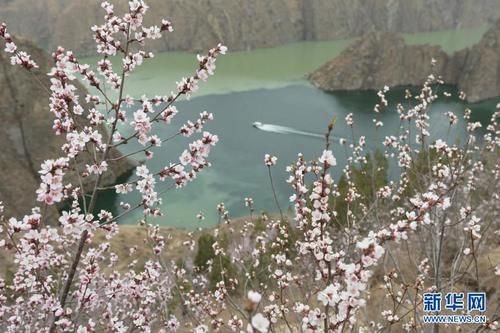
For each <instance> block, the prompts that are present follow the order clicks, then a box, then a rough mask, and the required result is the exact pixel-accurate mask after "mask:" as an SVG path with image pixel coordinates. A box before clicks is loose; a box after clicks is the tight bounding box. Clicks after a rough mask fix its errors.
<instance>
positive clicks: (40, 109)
mask: <svg viewBox="0 0 500 333" xmlns="http://www.w3.org/2000/svg"><path fill="white" fill-rule="evenodd" d="M17 44H18V46H19V49H20V50H26V51H27V52H29V53H30V54H31V55H32V57H33V59H35V60H36V62H37V63H38V65H39V66H40V68H39V69H38V70H36V71H34V73H35V74H34V75H33V74H32V73H28V72H26V71H25V70H23V69H21V68H19V67H17V66H16V67H14V66H11V65H10V58H9V56H7V55H6V54H5V53H4V52H0V109H1V110H0V170H2V172H0V201H3V202H4V204H5V206H6V210H7V214H8V215H15V216H20V215H22V214H24V213H26V212H29V209H30V208H31V207H33V206H34V205H36V202H35V198H36V195H35V190H36V189H37V188H38V185H39V176H38V170H39V168H40V164H41V163H42V162H43V161H44V160H45V159H48V158H57V157H60V156H62V152H61V149H60V148H61V146H62V144H63V140H64V138H62V137H60V136H55V135H54V134H53V132H52V121H53V117H52V116H51V113H50V112H49V110H48V91H47V89H46V87H48V86H49V78H48V76H47V75H46V73H47V72H48V71H49V69H50V67H51V59H50V57H49V56H48V55H47V54H46V53H45V51H43V50H42V49H39V48H38V47H36V46H34V45H33V44H32V43H30V42H26V41H18V42H17ZM77 87H78V89H79V91H80V92H79V95H81V96H82V95H84V94H85V89H84V88H83V86H81V85H78V86H77ZM112 155H114V156H115V157H117V156H119V152H118V151H116V150H115V151H112ZM131 166H132V165H131V164H130V162H128V161H127V160H122V162H119V163H115V164H114V165H112V167H111V172H108V173H107V175H106V176H105V179H104V181H105V182H106V183H107V184H110V183H112V182H114V181H115V180H116V177H118V176H119V175H121V174H123V173H124V172H126V171H127V170H129V169H130V168H131ZM65 179H67V180H69V181H72V182H73V184H77V181H76V178H75V175H74V174H71V173H70V174H69V175H68V177H67V178H65ZM84 185H85V184H84ZM49 213H50V215H52V216H55V214H57V211H56V210H55V209H52V210H51V211H50V212H49Z"/></svg>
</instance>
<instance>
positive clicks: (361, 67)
mask: <svg viewBox="0 0 500 333" xmlns="http://www.w3.org/2000/svg"><path fill="white" fill-rule="evenodd" d="M433 58H434V59H436V60H437V68H435V69H434V70H435V71H436V72H437V73H443V72H444V71H445V69H446V67H447V63H448V56H447V55H446V53H445V52H444V51H443V50H442V49H441V48H440V47H439V46H427V45H406V44H405V42H404V40H403V38H402V37H401V36H399V35H398V34H395V33H391V32H383V33H375V32H374V33H370V34H368V35H366V36H365V37H363V38H361V39H359V40H357V41H356V42H355V43H354V44H352V45H351V46H350V47H349V48H347V49H346V50H344V51H343V52H342V53H341V54H340V55H339V56H338V57H336V58H334V59H333V60H332V61H330V62H328V63H326V64H325V65H323V66H322V67H320V68H319V69H317V70H316V71H314V72H313V73H312V74H311V75H310V76H309V79H310V80H311V82H312V83H313V84H314V85H316V86H317V87H319V88H321V89H323V90H327V91H335V90H364V89H380V88H382V87H384V86H385V85H387V86H399V85H420V84H422V83H423V82H424V81H425V79H426V78H427V76H428V74H430V73H431V70H432V68H431V61H432V59H433Z"/></svg>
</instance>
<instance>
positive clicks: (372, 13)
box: [0, 0, 500, 54]
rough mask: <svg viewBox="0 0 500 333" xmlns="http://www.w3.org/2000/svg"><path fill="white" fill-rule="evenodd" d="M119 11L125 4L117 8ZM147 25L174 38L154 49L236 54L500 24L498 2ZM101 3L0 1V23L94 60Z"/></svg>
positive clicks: (244, 4) (251, 11)
mask: <svg viewBox="0 0 500 333" xmlns="http://www.w3.org/2000/svg"><path fill="white" fill-rule="evenodd" d="M113 2H114V3H115V4H116V6H115V7H116V12H117V13H119V12H122V11H123V10H124V7H125V6H126V4H127V1H124V0H119V1H118V0H117V1H113ZM147 2H148V4H149V5H150V7H151V10H150V12H149V15H148V18H147V23H148V24H158V23H159V22H160V19H161V18H163V17H167V18H169V19H171V20H172V22H173V24H174V29H175V30H176V33H174V34H169V35H168V36H167V37H165V38H163V39H161V40H159V41H156V42H155V43H154V44H153V46H152V48H153V49H154V50H157V51H164V50H188V51H192V50H200V49H206V48H208V47H211V46H213V45H215V44H217V43H218V42H224V43H226V44H227V45H228V46H229V47H230V49H231V50H246V49H253V48H259V47H268V46H275V45H279V44H284V43H288V42H293V41H301V40H330V39H338V38H348V37H357V36H362V35H364V34H366V33H368V32H371V31H390V32H420V31H434V30H443V29H455V28H466V27H477V26H483V25H485V24H488V23H492V22H493V21H494V20H495V19H496V18H497V17H500V1H498V0H475V1H470V0H412V1H409V0H349V1H346V0H272V1H269V0H189V1H187V0H149V1H147ZM99 3H100V1H97V0H88V1H81V0H36V1H35V0H0V21H5V22H6V23H7V24H8V25H9V29H10V30H11V31H12V32H13V33H17V34H21V35H23V36H24V37H26V38H28V39H31V40H34V41H35V42H36V44H37V45H39V46H42V47H43V48H45V49H47V50H50V51H52V50H54V49H55V47H56V46H58V45H63V46H65V47H67V48H69V49H72V50H74V51H75V52H77V53H78V54H92V53H93V52H94V44H93V43H92V38H91V32H90V29H89V28H90V26H91V25H92V24H95V23H97V22H100V21H101V19H102V16H103V11H102V10H101V8H100V6H99Z"/></svg>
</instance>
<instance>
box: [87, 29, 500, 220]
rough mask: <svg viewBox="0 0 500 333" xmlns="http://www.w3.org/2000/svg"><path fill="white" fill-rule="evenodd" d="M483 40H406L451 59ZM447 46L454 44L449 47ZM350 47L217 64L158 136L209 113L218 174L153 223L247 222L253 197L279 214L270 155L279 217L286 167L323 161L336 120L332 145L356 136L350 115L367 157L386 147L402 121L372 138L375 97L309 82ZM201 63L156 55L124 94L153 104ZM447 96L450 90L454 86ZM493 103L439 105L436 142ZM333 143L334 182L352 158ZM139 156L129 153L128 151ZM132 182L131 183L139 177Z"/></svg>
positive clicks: (395, 94)
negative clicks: (271, 160) (271, 165)
mask: <svg viewBox="0 0 500 333" xmlns="http://www.w3.org/2000/svg"><path fill="white" fill-rule="evenodd" d="M483 31H484V29H483V30H480V29H475V30H466V31H462V32H461V33H462V34H460V32H456V31H452V32H450V31H446V32H438V33H431V34H416V35H406V36H405V38H406V39H407V40H408V41H409V42H411V43H425V42H427V43H438V44H442V45H445V49H446V50H447V51H448V52H451V51H453V50H454V49H456V48H461V47H463V46H470V45H472V44H474V43H475V42H476V41H477V40H479V38H480V36H481V34H482V32H483ZM450 40H455V42H453V43H451V44H450ZM349 42H350V41H348V40H342V41H334V42H314V43H310V42H307V43H296V44H291V45H287V46H282V47H277V48H272V49H264V50H255V51H249V52H237V53H233V54H229V55H227V56H225V57H221V58H220V60H219V62H218V68H217V73H216V76H215V77H213V78H211V79H210V80H209V82H208V83H206V84H204V85H202V87H201V88H200V89H201V90H200V94H197V96H199V97H196V98H192V99H191V100H189V101H181V102H179V103H177V107H178V109H179V110H180V113H179V115H178V116H177V118H176V119H175V121H174V123H173V124H172V125H171V126H165V127H161V128H159V129H158V130H159V132H160V133H161V137H168V136H169V135H171V134H173V133H175V131H176V129H178V127H179V126H180V125H181V124H182V123H184V122H185V121H186V120H188V119H196V117H197V115H198V114H199V113H200V112H202V111H203V110H207V111H209V112H212V113H213V114H214V116H215V119H214V121H213V122H210V123H209V124H207V126H206V128H205V129H206V130H208V131H210V132H212V133H215V134H217V135H218V136H219V138H220V142H219V144H218V145H217V146H216V147H215V148H214V149H213V152H212V154H211V156H210V161H211V163H212V167H211V168H210V169H208V170H207V171H205V172H203V173H201V174H200V175H199V177H198V179H197V180H196V181H194V182H192V183H190V184H188V185H187V187H186V188H184V189H181V190H169V191H167V192H165V193H164V194H163V201H164V204H163V205H164V207H163V208H164V209H163V211H164V213H165V216H163V217H161V218H156V219H154V221H152V222H154V223H159V224H161V225H165V226H174V227H187V228H193V227H198V226H210V225H213V224H216V223H217V222H218V218H217V214H216V205H217V204H218V203H219V202H221V201H223V202H224V203H225V205H226V208H227V209H228V210H229V212H230V215H231V216H233V217H238V216H243V215H247V214H248V210H247V208H245V206H244V198H245V197H247V196H251V197H253V199H254V202H255V207H256V210H257V211H276V210H277V208H276V206H275V204H274V201H273V197H272V192H271V188H270V184H269V180H268V176H267V169H266V167H265V166H264V165H263V158H264V154H266V153H271V154H274V155H276V156H278V165H277V167H276V168H275V169H274V171H273V172H274V178H275V179H274V180H275V185H276V187H277V193H278V197H279V201H280V204H281V205H282V208H284V209H287V208H289V204H288V197H289V196H290V194H291V191H290V188H289V187H288V185H287V184H286V182H285V179H286V176H287V175H286V173H285V172H284V170H285V167H286V166H287V165H288V164H290V163H292V162H293V160H294V159H295V158H296V156H297V153H299V152H302V153H304V155H305V156H306V158H308V159H311V158H314V157H316V156H317V155H318V154H320V153H321V151H322V150H323V142H322V141H321V140H320V139H319V138H318V137H317V136H318V135H321V134H322V133H324V131H325V129H326V126H327V124H328V122H329V121H330V120H331V119H332V117H337V119H338V126H337V128H336V129H335V131H334V135H335V137H336V138H337V139H338V137H347V138H351V132H350V130H349V129H348V128H347V127H346V126H345V123H344V120H343V119H344V118H345V116H346V115H347V114H348V113H350V112H352V113H354V118H355V121H356V128H355V133H354V134H355V137H358V136H359V135H365V136H366V137H367V141H368V142H369V143H370V145H369V147H368V149H371V147H373V146H371V143H373V142H376V141H381V140H382V139H383V137H384V136H385V135H391V134H394V133H397V130H398V127H399V118H398V116H397V114H396V113H395V111H394V110H392V111H391V110H388V111H387V112H385V113H383V114H382V120H383V122H384V124H385V126H384V127H383V129H382V130H380V129H379V130H378V131H376V130H375V128H374V126H373V122H372V119H373V117H374V113H373V112H372V111H371V110H372V109H373V105H374V104H375V103H377V102H378V98H377V96H376V94H375V92H369V91H368V92H367V91H359V92H342V93H335V94H331V93H325V92H322V91H320V90H318V89H316V88H314V87H312V86H311V85H309V83H308V82H307V81H305V80H304V79H303V77H304V75H305V74H306V73H307V72H310V71H312V70H314V69H315V68H317V67H318V66H320V65H321V64H322V63H324V62H325V61H327V60H329V59H330V58H332V57H333V56H335V55H336V54H338V53H339V52H341V51H342V49H344V48H345V47H346V46H347V45H348V44H349ZM457 45H458V46H457ZM90 60H92V59H90ZM195 64H196V60H195V58H194V57H193V55H191V54H186V53H163V54H159V55H157V57H156V58H155V59H154V60H153V61H151V62H150V63H148V64H146V65H145V66H144V67H143V68H142V69H141V70H140V71H138V72H137V74H136V75H135V76H132V78H131V80H130V81H129V83H128V85H127V86H126V90H127V93H129V94H132V95H136V96H137V95H141V94H142V93H144V92H146V93H147V94H148V95H155V94H165V93H166V92H168V91H169V89H172V88H173V87H174V84H175V80H177V79H178V78H179V77H181V76H185V75H188V74H189V72H190V71H191V70H192V68H194V66H195ZM166 89H168V90H166ZM443 89H444V88H443ZM446 89H451V90H453V88H451V87H447V88H446ZM402 93H403V92H402V89H396V90H394V91H392V92H391V93H390V94H389V98H390V100H394V101H396V100H397V101H399V100H402ZM495 103H496V101H488V102H485V103H481V104H474V105H467V104H466V103H463V102H461V101H459V100H458V99H457V98H447V99H443V100H442V101H441V102H439V103H436V104H435V105H434V106H433V108H432V111H431V123H432V124H433V126H434V127H433V131H434V132H433V135H435V134H437V132H442V131H443V130H445V129H447V127H448V126H447V119H446V117H445V116H444V112H445V111H450V110H451V111H455V112H456V113H457V114H462V113H463V110H464V108H465V107H470V108H471V109H472V110H473V111H474V113H473V117H475V119H477V120H480V121H483V122H486V121H487V120H488V119H489V117H490V115H491V113H492V110H494V105H495ZM256 121H258V122H261V123H264V124H267V125H266V126H267V127H265V129H268V130H270V131H262V130H259V129H256V128H254V127H253V126H252V124H253V123H254V122H256ZM273 126H274V127H273ZM276 126H281V127H276ZM464 127H465V124H464V123H460V124H459V126H457V128H456V129H455V130H454V131H452V132H451V133H450V141H451V140H453V141H455V140H457V139H458V140H460V138H462V137H463V136H464V131H465V128H464ZM304 133H309V134H306V135H304ZM337 139H335V141H334V142H335V143H334V144H333V150H334V153H335V155H336V156H337V159H338V162H339V167H338V168H337V169H336V171H334V175H335V176H339V174H340V170H341V169H342V166H343V164H344V163H345V158H346V153H345V150H344V147H341V146H340V145H339V144H338V140H337ZM188 143H189V141H188V140H186V139H184V138H179V139H178V140H177V139H176V140H174V141H171V142H168V143H167V144H166V145H165V146H163V147H161V148H160V149H157V150H155V151H154V153H155V159H153V160H152V161H148V162H147V163H148V165H149V167H150V169H151V170H159V169H161V168H162V167H163V166H164V165H168V164H169V163H170V162H176V161H177V156H179V154H180V153H181V152H182V151H183V150H184V149H185V147H186V145H187V144H188ZM137 148H138V146H134V145H130V146H128V147H126V149H125V150H124V152H125V153H127V152H130V151H135V150H136V149H137ZM142 158H143V157H142V156H140V157H139V159H142ZM131 178H132V179H135V177H134V176H131ZM168 186H169V185H163V184H161V185H159V186H158V189H159V191H161V190H162V189H163V188H164V187H168ZM138 199H139V197H138V196H136V195H135V194H129V195H127V196H126V197H123V196H117V195H115V194H113V193H111V192H110V193H105V194H104V195H103V196H101V197H100V198H99V205H100V206H101V207H105V208H107V209H109V208H110V207H114V208H113V210H114V212H115V213H119V209H118V208H116V206H117V204H118V203H119V202H120V201H128V202H130V203H131V204H134V203H136V202H137V201H138ZM199 211H202V212H203V213H204V214H205V215H206V219H205V221H202V222H198V221H197V219H196V217H195V216H196V214H197V213H198V212H199ZM141 217H142V216H141V214H140V211H136V212H134V213H133V214H131V215H128V216H127V217H126V218H125V219H123V220H122V222H121V223H136V222H137V221H138V220H139V219H140V218H141Z"/></svg>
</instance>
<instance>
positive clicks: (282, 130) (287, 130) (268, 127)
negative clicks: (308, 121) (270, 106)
mask: <svg viewBox="0 0 500 333" xmlns="http://www.w3.org/2000/svg"><path fill="white" fill-rule="evenodd" d="M252 126H253V127H255V128H257V129H259V130H261V131H264V132H271V133H279V134H292V135H302V136H309V137H312V138H318V139H324V138H325V136H324V135H323V134H319V133H313V132H306V131H301V130H297V129H294V128H291V127H286V126H280V125H272V124H263V123H261V122H258V121H256V122H254V123H253V124H252Z"/></svg>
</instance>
